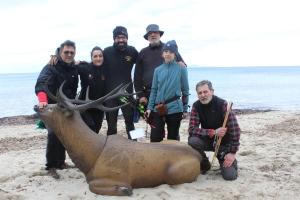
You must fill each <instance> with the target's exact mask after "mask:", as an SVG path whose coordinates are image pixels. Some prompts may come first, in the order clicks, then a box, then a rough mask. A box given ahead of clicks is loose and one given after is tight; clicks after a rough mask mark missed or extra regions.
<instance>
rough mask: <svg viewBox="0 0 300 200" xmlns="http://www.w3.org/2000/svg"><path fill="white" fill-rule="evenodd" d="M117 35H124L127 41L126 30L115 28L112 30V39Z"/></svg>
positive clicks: (122, 27) (119, 27) (121, 27)
mask: <svg viewBox="0 0 300 200" xmlns="http://www.w3.org/2000/svg"><path fill="white" fill-rule="evenodd" d="M118 35H124V36H126V38H127V39H128V33H127V29H126V28H125V27H124V26H116V28H115V29H114V30H113V38H114V39H115V38H116V37H117V36H118Z"/></svg>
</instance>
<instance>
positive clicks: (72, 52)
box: [63, 51, 75, 55]
mask: <svg viewBox="0 0 300 200" xmlns="http://www.w3.org/2000/svg"><path fill="white" fill-rule="evenodd" d="M63 54H65V55H68V54H71V55H74V54H75V52H74V51H64V52H63Z"/></svg>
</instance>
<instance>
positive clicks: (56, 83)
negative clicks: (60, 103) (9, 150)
mask: <svg viewBox="0 0 300 200" xmlns="http://www.w3.org/2000/svg"><path fill="white" fill-rule="evenodd" d="M58 53H59V55H60V56H59V58H58V62H57V63H56V64H55V65H54V66H51V65H50V64H47V65H46V66H45V67H44V68H43V69H42V71H41V72H40V74H39V77H38V79H37V82H36V85H35V93H36V95H37V97H38V101H39V104H38V106H39V107H40V108H44V107H46V106H47V104H48V103H49V104H53V103H56V102H55V101H54V100H52V99H50V98H48V94H47V88H48V90H49V91H50V92H51V93H52V94H56V92H57V90H58V89H59V87H60V85H61V84H62V83H63V82H64V81H66V83H65V85H64V87H63V92H64V94H65V95H66V96H67V97H69V98H75V96H76V91H77V86H78V72H77V68H76V67H74V57H75V53H76V47H75V43H74V42H72V41H70V40H66V41H65V42H63V43H62V44H61V45H60V48H59V52H58ZM46 127H47V124H46ZM47 130H48V138H47V139H48V140H47V149H46V170H49V172H55V170H56V169H64V168H65V167H66V164H65V158H66V153H65V148H64V146H63V145H62V144H61V142H60V141H59V140H58V138H57V137H56V135H55V133H54V132H53V130H51V129H50V128H49V127H47ZM56 178H59V177H56Z"/></svg>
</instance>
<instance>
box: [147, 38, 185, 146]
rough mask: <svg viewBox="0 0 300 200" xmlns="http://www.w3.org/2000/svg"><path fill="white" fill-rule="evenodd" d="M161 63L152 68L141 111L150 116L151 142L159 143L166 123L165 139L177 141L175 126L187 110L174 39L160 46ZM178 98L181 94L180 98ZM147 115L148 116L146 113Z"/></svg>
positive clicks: (183, 80)
mask: <svg viewBox="0 0 300 200" xmlns="http://www.w3.org/2000/svg"><path fill="white" fill-rule="evenodd" d="M162 50H163V52H162V57H163V59H164V63H163V64H162V65H160V66H159V67H157V68H156V69H155V71H154V75H153V81H152V87H151V94H150V98H149V104H148V108H147V111H146V113H145V115H146V118H149V117H150V118H151V120H152V123H151V125H152V126H151V127H152V128H151V136H150V141H151V142H160V141H162V140H163V138H164V127H165V123H166V124H167V130H168V137H167V138H168V139H171V140H179V128H180V122H181V120H182V118H185V117H186V116H187V109H188V95H189V85H188V75H187V68H186V67H181V66H180V65H179V64H178V63H177V62H176V55H178V47H177V44H176V42H175V40H171V41H168V42H167V43H166V44H165V45H164V47H163V49H162ZM180 97H182V98H181V99H180ZM150 114H151V116H150Z"/></svg>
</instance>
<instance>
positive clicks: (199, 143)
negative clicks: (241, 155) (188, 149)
mask: <svg viewBox="0 0 300 200" xmlns="http://www.w3.org/2000/svg"><path fill="white" fill-rule="evenodd" d="M213 142H214V139H213V138H209V137H208V136H207V137H197V136H190V137H189V139H188V143H189V145H190V146H192V147H193V148H194V149H196V150H197V151H198V152H199V153H200V154H201V156H202V160H204V159H208V158H207V156H206V154H205V152H204V151H215V150H214V147H213ZM222 149H225V148H224V147H222V146H220V148H219V153H218V155H217V158H218V160H219V164H220V168H221V174H222V176H223V178H224V179H225V180H235V179H236V178H237V176H238V166H237V160H236V159H235V160H234V162H233V164H232V165H231V166H230V167H223V162H224V156H225V154H226V153H227V152H225V151H223V150H222Z"/></svg>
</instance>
